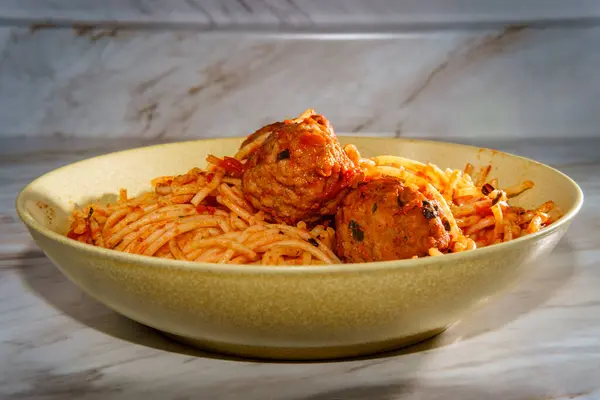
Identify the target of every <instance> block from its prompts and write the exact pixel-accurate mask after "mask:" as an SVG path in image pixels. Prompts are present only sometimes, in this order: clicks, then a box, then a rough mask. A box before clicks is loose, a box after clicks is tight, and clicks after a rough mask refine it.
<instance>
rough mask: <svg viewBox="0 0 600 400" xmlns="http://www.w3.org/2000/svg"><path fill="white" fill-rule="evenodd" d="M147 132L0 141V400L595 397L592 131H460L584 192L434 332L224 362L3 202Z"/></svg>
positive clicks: (598, 168)
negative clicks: (45, 242) (528, 134)
mask: <svg viewBox="0 0 600 400" xmlns="http://www.w3.org/2000/svg"><path fill="white" fill-rule="evenodd" d="M157 140H158V139H152V140H150V139H122V140H110V141H109V140H107V139H60V138H46V139H33V138H32V139H3V140H2V146H1V149H0V187H1V188H2V190H1V191H0V398H3V399H4V398H14V399H67V398H76V399H83V400H92V399H108V398H110V399H138V398H145V399H178V400H183V399H244V400H253V399H256V400H265V399H289V400H326V399H350V400H353V399H370V400H392V399H422V400H426V399H465V400H468V399H502V400H509V399H539V400H541V399H600V294H598V291H597V288H598V287H599V286H600V268H598V266H599V264H600V237H599V235H598V234H597V230H598V229H599V228H600V155H598V151H597V150H598V149H599V148H600V138H588V139H579V140H577V139H568V140H567V139H541V138H540V139H505V140H498V139H489V138H488V139H469V143H473V144H476V145H479V146H486V147H494V148H497V149H501V150H506V151H510V152H513V153H518V154H521V155H524V156H529V157H532V158H535V159H537V160H539V161H541V162H545V163H549V164H551V165H553V166H555V167H557V168H558V169H560V170H561V171H563V172H565V173H567V174H568V175H570V176H571V177H572V178H574V179H575V180H576V181H577V182H578V183H579V184H580V185H581V186H582V188H583V190H584V192H585V195H586V200H585V205H584V207H583V209H582V211H581V213H580V215H579V216H578V217H577V219H576V220H575V221H574V222H573V224H572V227H571V229H570V231H569V232H568V234H567V235H566V237H565V238H564V239H563V241H562V242H561V243H560V244H559V245H558V247H557V248H556V250H555V251H554V252H553V254H552V255H551V256H550V257H548V258H547V259H545V260H543V261H541V262H540V265H539V268H537V269H536V270H535V272H533V273H532V274H531V275H529V276H527V277H525V278H524V279H523V281H522V282H521V283H520V284H519V285H518V286H517V287H515V288H514V289H513V290H512V291H511V292H509V293H508V294H506V295H504V296H503V297H501V298H499V299H497V300H496V301H494V302H492V303H491V304H489V305H488V306H486V307H485V308H483V309H480V310H477V311H476V312H474V313H473V314H471V315H469V316H468V317H467V318H465V319H464V320H463V321H461V322H459V323H457V324H456V325H454V326H453V327H451V328H450V329H449V330H448V331H447V332H445V333H444V334H442V335H441V336H438V337H437V338H435V339H432V340H430V341H427V342H425V343H422V344H420V345H417V346H415V347H411V348H407V349H404V350H401V351H398V352H396V353H393V354H386V355H382V356H378V357H375V358H367V359H362V360H351V361H342V362H329V363H263V362H254V361H250V360H235V359H231V358H222V357H220V356H218V355H214V354H205V353H201V352H199V351H196V350H193V349H189V348H185V347H182V346H181V345H179V344H176V343H173V342H171V341H169V340H167V339H166V338H164V337H163V336H161V335H160V334H158V333H157V332H155V331H153V330H152V329H150V328H147V327H144V326H142V325H140V324H137V323H135V322H133V321H131V320H129V319H127V318H125V317H122V316H120V315H118V314H116V313H115V312H113V311H111V310H109V309H108V308H106V307H104V306H103V305H102V304H99V303H98V302H96V301H95V300H93V299H91V298H90V297H88V296H87V295H86V294H84V293H83V292H82V291H81V290H80V289H78V288H77V287H76V286H75V285H73V284H72V283H71V282H70V281H68V280H67V278H65V277H64V276H63V275H61V273H60V272H59V271H58V270H57V269H56V268H55V267H54V266H53V265H52V264H51V262H50V261H49V260H48V259H47V258H46V257H45V256H44V255H43V253H42V252H41V251H40V250H39V249H38V248H37V247H36V246H35V244H34V243H33V242H32V240H31V238H30V237H29V235H28V234H27V233H26V231H25V228H24V227H23V226H22V224H21V223H20V221H18V219H17V217H16V214H15V211H14V205H13V203H14V199H15V196H16V194H17V192H18V190H20V189H21V188H22V187H23V186H24V185H25V184H26V183H27V182H29V181H30V180H32V179H33V178H35V177H37V176H39V175H40V174H42V173H44V172H47V171H49V170H51V169H53V168H56V167H58V166H61V165H64V164H67V163H70V162H73V161H76V160H79V159H83V158H87V157H90V156H93V155H97V154H102V153H106V152H109V151H113V150H117V149H123V148H128V147H136V146H139V145H145V144H150V143H156V142H157ZM163 140H164V139H163ZM170 140H173V139H170ZM446 140H450V139H448V138H446ZM462 141H465V140H462Z"/></svg>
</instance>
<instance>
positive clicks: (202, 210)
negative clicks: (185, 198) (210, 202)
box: [196, 204, 217, 215]
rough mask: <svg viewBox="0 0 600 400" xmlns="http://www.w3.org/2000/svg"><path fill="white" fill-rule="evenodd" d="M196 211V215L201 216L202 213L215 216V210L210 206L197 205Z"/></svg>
mask: <svg viewBox="0 0 600 400" xmlns="http://www.w3.org/2000/svg"><path fill="white" fill-rule="evenodd" d="M196 211H197V212H198V214H202V213H205V212H206V213H208V214H210V215H215V211H217V210H216V208H214V207H211V206H205V205H203V204H198V206H196Z"/></svg>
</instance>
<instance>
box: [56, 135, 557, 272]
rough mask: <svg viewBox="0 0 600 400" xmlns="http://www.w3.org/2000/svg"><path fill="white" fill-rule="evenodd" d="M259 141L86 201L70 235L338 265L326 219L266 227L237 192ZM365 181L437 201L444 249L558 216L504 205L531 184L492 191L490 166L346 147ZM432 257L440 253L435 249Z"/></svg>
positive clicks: (510, 235)
mask: <svg viewBox="0 0 600 400" xmlns="http://www.w3.org/2000/svg"><path fill="white" fill-rule="evenodd" d="M265 136H266V135H262V136H260V137H258V138H257V139H256V140H255V141H253V142H250V143H248V144H246V145H245V146H244V147H242V148H241V149H240V150H239V152H238V153H237V154H236V155H235V157H225V158H224V159H219V158H217V157H214V156H210V157H209V158H208V160H209V167H208V168H207V169H206V170H201V169H199V168H193V169H192V170H190V171H189V172H188V173H186V174H184V175H179V176H164V177H159V178H156V179H154V180H153V181H152V186H153V188H154V190H153V191H151V192H147V193H143V194H141V195H139V196H137V197H134V198H129V197H128V195H127V192H126V190H121V191H120V193H119V200H117V201H116V202H115V203H112V204H101V203H93V204H89V205H87V206H85V207H83V208H79V209H77V210H76V211H75V212H74V213H73V216H72V224H71V227H70V230H69V233H68V235H67V236H68V237H70V238H72V239H75V240H78V241H80V242H84V243H88V244H92V245H95V246H98V247H104V248H109V249H114V250H119V251H124V252H128V253H134V254H142V255H147V256H155V257H161V258H167V259H176V260H187V261H198V262H213V263H227V264H262V265H319V264H337V263H341V261H340V259H339V258H338V257H337V256H336V254H335V253H334V251H333V250H332V249H333V247H334V243H335V231H334V229H333V228H332V227H330V226H329V225H328V223H327V222H323V223H322V224H317V225H312V226H308V225H307V224H306V223H305V222H299V223H298V224H297V226H289V225H285V224H274V223H269V221H268V220H267V219H266V217H265V215H264V214H263V213H262V212H258V211H257V210H255V209H254V207H252V205H251V204H250V203H248V202H247V201H246V200H245V199H244V196H243V191H242V184H241V179H240V178H239V176H240V174H239V172H240V168H241V166H242V162H243V161H244V160H245V159H246V158H247V157H248V155H249V154H251V153H252V152H253V151H254V150H255V149H256V148H257V147H258V146H260V144H262V142H263V141H264V140H265ZM345 151H346V153H347V154H348V156H349V158H350V159H351V160H352V161H353V162H354V163H355V164H356V165H359V166H360V167H361V168H362V169H363V171H364V173H365V176H366V179H367V180H368V179H373V178H377V177H380V176H394V177H397V178H399V179H402V180H403V181H404V184H405V185H407V186H411V187H413V188H415V189H417V190H419V191H421V192H422V193H423V194H425V195H426V197H428V198H430V199H434V200H436V201H437V203H439V205H440V208H441V210H442V212H443V213H444V214H445V215H446V216H447V220H448V224H449V232H450V238H451V242H450V246H449V248H448V249H449V250H448V252H461V251H468V250H473V249H475V248H477V247H483V246H488V245H491V244H494V243H500V242H505V241H509V240H512V239H515V238H518V237H520V236H523V235H527V234H530V233H534V232H537V231H539V230H540V229H542V228H543V227H545V226H547V225H548V224H550V223H552V222H553V221H555V220H556V219H557V218H559V217H560V215H559V214H558V212H557V211H556V208H555V205H554V203H553V202H552V201H548V202H545V203H544V204H542V205H541V206H539V207H538V208H536V209H533V210H524V209H522V208H519V207H513V206H510V205H509V204H508V202H507V200H508V198H511V197H515V196H517V195H519V194H521V193H523V192H524V191H526V190H528V189H531V188H532V187H533V186H534V185H533V182H531V181H525V182H523V183H521V184H519V185H516V186H513V187H511V188H508V189H505V190H501V189H498V188H497V186H498V181H497V180H496V179H488V177H489V174H490V172H491V166H484V167H482V168H481V169H480V171H479V172H478V173H477V174H476V175H477V176H473V174H474V171H475V167H474V166H473V165H471V164H467V166H466V167H465V169H464V170H463V171H461V170H451V169H446V170H444V171H443V170H441V169H440V168H439V167H437V166H436V165H433V164H424V163H421V162H418V161H415V160H410V159H407V158H403V157H395V156H379V157H374V158H371V159H366V158H363V157H361V155H360V153H359V151H358V149H357V148H356V147H355V146H353V145H348V146H346V147H345ZM428 253H429V255H430V256H441V255H443V254H444V253H442V252H441V251H439V250H438V249H435V248H432V249H430V250H429V252H428Z"/></svg>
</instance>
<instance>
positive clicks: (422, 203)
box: [335, 177, 450, 263]
mask: <svg viewBox="0 0 600 400" xmlns="http://www.w3.org/2000/svg"><path fill="white" fill-rule="evenodd" d="M335 223H336V250H337V255H338V256H339V257H340V258H341V259H343V260H345V261H346V262H350V263H356V262H371V261H388V260H399V259H405V258H412V257H413V256H419V257H421V256H426V255H427V254H428V250H429V249H430V248H432V247H434V248H437V249H438V250H440V251H443V250H446V249H447V248H448V244H449V241H450V235H449V233H448V231H449V230H450V226H449V224H448V221H447V219H446V218H445V217H444V215H443V214H442V213H441V210H440V208H439V205H438V203H437V202H436V201H435V200H428V199H427V198H426V197H425V196H424V195H423V194H422V193H421V192H419V191H417V190H415V189H412V188H411V187H408V186H404V184H403V183H402V182H401V181H400V180H398V179H396V178H389V177H384V178H379V179H374V180H372V181H369V182H367V183H362V184H360V185H359V186H358V188H356V189H354V190H352V191H351V192H350V193H349V194H348V195H347V196H346V198H344V200H343V201H342V203H341V206H340V208H339V210H338V212H337V214H336V216H335Z"/></svg>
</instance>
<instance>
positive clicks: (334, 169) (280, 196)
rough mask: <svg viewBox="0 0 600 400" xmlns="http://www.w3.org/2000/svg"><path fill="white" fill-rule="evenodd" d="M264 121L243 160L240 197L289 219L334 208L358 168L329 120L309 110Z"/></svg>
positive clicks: (269, 214)
mask: <svg viewBox="0 0 600 400" xmlns="http://www.w3.org/2000/svg"><path fill="white" fill-rule="evenodd" d="M269 127H270V128H269V130H268V131H269V132H270V133H269V136H268V137H267V138H266V139H265V140H264V142H263V143H262V144H261V145H260V147H258V149H256V150H255V151H254V152H252V153H251V154H250V155H249V157H248V160H247V162H246V164H245V171H244V174H243V176H242V190H243V192H244V197H245V198H246V200H248V201H249V202H250V203H251V204H252V206H254V207H255V208H256V209H258V210H261V211H263V212H265V214H266V215H267V217H268V219H271V220H273V221H275V222H283V223H287V224H290V225H293V224H296V223H297V222H298V221H305V222H307V223H310V222H314V221H316V220H318V219H319V218H321V217H322V216H326V215H333V214H335V212H336V210H337V208H338V206H339V203H340V201H341V199H342V198H343V196H344V195H345V193H347V191H348V190H349V189H350V188H351V187H353V186H356V184H357V183H358V182H359V181H361V180H362V177H363V173H362V170H361V169H360V168H358V166H356V165H354V163H353V162H352V161H351V160H350V158H349V157H348V156H347V155H346V153H345V152H344V150H343V149H342V146H341V145H340V143H339V141H338V140H337V137H336V135H335V132H334V131H333V128H332V126H331V124H330V123H329V121H328V120H327V119H326V118H325V117H323V116H321V115H317V114H314V112H312V113H304V114H302V116H301V117H299V118H296V119H294V120H289V121H284V122H281V123H277V124H271V125H269ZM265 132H266V130H265Z"/></svg>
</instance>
